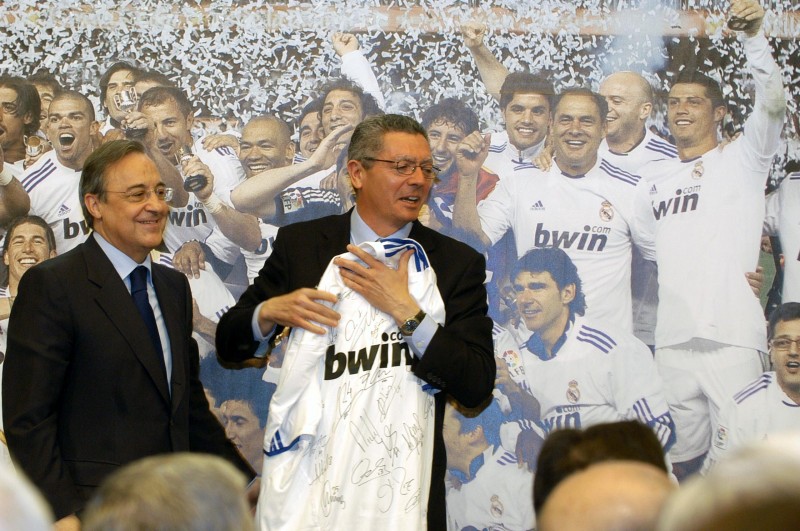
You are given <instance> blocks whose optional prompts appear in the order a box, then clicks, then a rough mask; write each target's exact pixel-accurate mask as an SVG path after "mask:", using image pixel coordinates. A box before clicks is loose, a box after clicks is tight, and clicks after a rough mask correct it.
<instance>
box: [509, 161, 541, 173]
mask: <svg viewBox="0 0 800 531" xmlns="http://www.w3.org/2000/svg"><path fill="white" fill-rule="evenodd" d="M514 164H515V165H514V171H517V170H538V169H539V166H537V165H536V164H534V163H532V162H519V163H517V162H515V163H514Z"/></svg>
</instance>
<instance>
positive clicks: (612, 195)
mask: <svg viewBox="0 0 800 531" xmlns="http://www.w3.org/2000/svg"><path fill="white" fill-rule="evenodd" d="M637 202H638V203H640V204H641V205H644V207H645V208H646V207H647V188H646V187H645V186H644V182H643V181H642V180H641V179H640V178H639V177H638V176H636V175H634V174H631V173H628V172H625V171H623V170H620V169H619V168H617V167H615V166H613V165H612V164H610V163H609V162H608V161H606V160H604V159H600V158H598V160H597V164H596V165H595V166H594V167H593V168H592V169H591V170H589V172H587V173H586V175H584V176H582V177H577V178H572V177H567V176H566V175H564V174H562V173H561V170H560V169H559V168H558V166H557V165H555V164H553V165H552V167H551V168H550V170H549V171H547V172H542V171H541V170H536V169H533V170H532V169H521V170H517V171H515V172H514V173H513V174H512V175H509V176H507V177H505V178H503V179H500V182H499V183H498V184H497V187H496V188H495V190H494V192H492V194H491V195H490V196H489V197H487V198H486V199H485V200H483V201H481V203H480V204H479V205H478V213H479V215H480V219H481V226H482V228H483V232H484V233H485V234H486V235H487V236H488V237H489V239H490V240H491V241H492V243H493V244H494V243H496V242H497V241H499V240H500V238H501V237H502V236H503V234H505V233H506V231H508V230H513V232H514V239H515V241H516V247H517V254H518V256H520V257H521V256H523V255H524V254H525V253H527V252H528V251H530V250H531V249H533V248H535V247H559V248H561V249H563V250H564V252H566V253H567V255H569V257H570V259H571V260H572V261H573V262H574V263H575V266H576V267H577V268H578V274H579V275H580V278H581V281H582V283H583V292H584V293H585V294H586V303H587V315H591V316H592V317H593V318H595V319H597V320H599V321H601V322H611V323H617V324H618V325H619V326H622V327H624V328H625V329H626V330H628V331H631V330H633V325H632V319H631V315H632V309H631V243H632V241H635V242H636V243H637V244H638V245H639V247H640V249H642V252H643V253H644V254H645V257H646V258H649V259H653V258H654V256H653V254H652V253H653V242H652V240H653V239H652V234H651V233H649V232H647V230H648V229H652V226H651V225H648V224H644V225H642V224H636V223H635V222H634V215H635V210H636V203H637ZM641 208H642V207H639V209H641Z"/></svg>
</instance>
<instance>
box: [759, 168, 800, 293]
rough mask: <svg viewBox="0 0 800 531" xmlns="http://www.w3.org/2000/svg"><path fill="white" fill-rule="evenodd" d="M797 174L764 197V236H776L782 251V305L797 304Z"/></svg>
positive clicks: (799, 275) (799, 260)
mask: <svg viewBox="0 0 800 531" xmlns="http://www.w3.org/2000/svg"><path fill="white" fill-rule="evenodd" d="M798 212H800V172H794V173H790V174H789V175H787V176H786V177H784V179H783V180H782V181H781V184H780V187H779V188H778V189H777V190H776V191H774V192H772V193H771V194H770V195H769V196H767V216H766V219H765V221H764V233H765V234H767V235H769V236H778V238H779V239H780V242H781V250H782V251H783V257H784V263H783V286H782V289H781V296H782V297H783V298H782V299H781V300H783V302H800V224H798V223H797V213H798Z"/></svg>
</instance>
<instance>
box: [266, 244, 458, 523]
mask: <svg viewBox="0 0 800 531" xmlns="http://www.w3.org/2000/svg"><path fill="white" fill-rule="evenodd" d="M409 246H414V247H415V248H416V252H415V254H414V258H413V259H412V260H410V261H409V275H408V280H409V291H410V292H411V294H412V296H413V297H414V298H415V300H417V301H418V302H419V304H420V306H421V307H422V308H423V309H424V310H425V311H426V313H427V314H428V315H429V316H431V317H432V318H433V319H434V320H435V321H436V322H438V323H443V322H444V318H445V314H444V303H443V302H442V299H441V296H440V295H439V290H438V289H437V287H436V275H435V272H434V271H433V269H432V268H431V267H429V264H428V261H427V256H426V255H425V253H424V251H423V249H422V247H421V246H420V245H419V244H418V243H416V242H414V241H413V240H409V239H383V240H381V241H379V242H365V243H362V244H361V245H360V247H361V248H362V249H364V250H366V251H367V252H369V253H370V254H372V255H373V256H375V257H376V258H378V259H380V260H381V261H384V262H385V263H387V264H389V265H390V266H391V267H397V260H398V258H399V256H400V255H401V254H402V252H403V251H404V250H405V249H408V248H409ZM340 256H342V257H344V258H347V259H350V260H357V258H355V256H354V255H352V254H350V253H345V254H343V255H340ZM319 289H322V290H325V291H328V292H330V293H333V294H335V295H336V296H337V299H338V302H337V303H336V304H334V305H332V307H333V308H334V309H335V310H336V311H338V312H339V313H340V314H341V316H342V317H341V319H340V321H339V326H338V327H336V328H332V329H330V328H329V329H328V330H327V333H326V334H325V335H318V334H312V333H309V332H306V331H305V330H303V329H295V330H293V332H292V334H291V336H290V338H289V344H288V347H287V351H286V355H285V358H284V360H283V365H282V368H281V371H280V380H279V383H278V388H277V390H276V391H275V394H274V395H273V398H272V402H271V403H270V411H269V418H268V420H267V427H266V430H265V435H264V453H265V454H266V456H265V458H264V468H263V473H262V481H261V494H260V496H259V504H258V509H257V515H256V518H257V521H258V522H259V525H260V526H261V529H312V528H324V529H381V530H395V529H396V530H406V529H424V528H425V525H426V515H427V506H428V492H429V488H430V473H431V461H432V455H433V439H434V400H433V396H432V394H431V392H430V391H432V388H431V386H430V385H428V384H427V383H426V382H424V381H423V380H420V379H419V378H417V377H416V376H415V375H414V374H413V373H412V372H411V370H410V369H411V365H412V363H414V361H413V360H414V353H413V352H412V350H411V348H410V345H409V344H408V343H407V342H406V339H407V338H405V337H403V336H402V335H401V334H400V332H399V330H398V328H397V325H396V323H395V322H394V319H392V318H391V317H390V316H389V315H387V314H384V313H383V312H381V311H379V310H377V309H375V308H373V307H372V306H370V304H369V303H368V302H367V301H366V300H365V299H364V298H363V297H361V296H360V295H358V294H357V293H356V292H354V291H352V290H350V289H348V288H347V287H345V285H344V283H343V281H342V278H341V275H340V273H339V267H338V266H335V265H333V262H332V261H331V263H330V264H329V266H328V268H327V269H326V270H325V273H324V274H323V276H322V279H321V280H320V283H319ZM298 508H300V509H298Z"/></svg>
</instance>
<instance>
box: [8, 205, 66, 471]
mask: <svg viewBox="0 0 800 531" xmlns="http://www.w3.org/2000/svg"><path fill="white" fill-rule="evenodd" d="M55 255H56V237H55V235H54V234H53V229H51V228H50V226H49V225H48V224H47V222H46V221H45V220H43V219H42V218H40V217H38V216H22V217H19V218H16V219H14V220H13V221H12V222H11V224H10V225H9V226H8V233H7V234H6V238H5V240H4V241H3V262H4V263H5V265H6V267H7V268H8V284H7V285H5V286H3V287H0V382H1V381H2V376H3V361H4V359H5V353H6V338H7V337H8V316H9V315H10V314H11V306H13V304H14V299H15V298H16V296H17V286H19V280H20V279H21V278H22V275H24V274H25V272H26V271H27V270H28V269H30V268H31V267H33V266H35V265H36V264H40V263H42V262H44V261H45V260H47V259H49V258H53V257H54V256H55ZM0 435H1V436H2V437H1V438H0V467H2V466H3V465H9V466H11V464H12V463H11V456H10V455H9V453H8V446H6V441H5V434H4V433H3V404H2V401H0Z"/></svg>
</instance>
